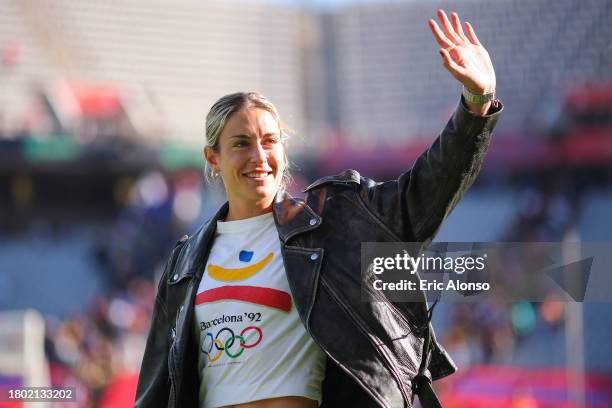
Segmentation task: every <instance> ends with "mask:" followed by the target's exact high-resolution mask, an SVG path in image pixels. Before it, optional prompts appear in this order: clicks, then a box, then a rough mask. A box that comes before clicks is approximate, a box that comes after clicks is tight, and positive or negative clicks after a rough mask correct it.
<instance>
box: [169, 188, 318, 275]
mask: <svg viewBox="0 0 612 408" xmlns="http://www.w3.org/2000/svg"><path fill="white" fill-rule="evenodd" d="M228 211H229V204H228V203H227V202H226V203H225V204H223V205H222V206H221V207H220V208H219V209H218V210H217V212H216V213H215V215H213V216H212V217H211V218H210V219H209V220H208V221H207V222H205V223H204V225H202V227H200V229H198V230H197V231H196V232H195V233H194V234H193V235H192V236H191V237H190V238H189V239H188V240H187V241H186V243H185V245H184V246H183V248H182V249H181V254H180V256H179V259H178V261H177V265H176V267H175V269H174V270H175V271H176V272H177V273H178V276H177V279H176V280H173V281H176V282H178V281H180V280H182V279H183V278H185V277H187V276H193V274H194V273H198V274H201V272H202V271H203V269H204V266H205V264H206V259H208V254H209V252H210V244H211V243H212V242H213V238H214V236H215V231H216V229H217V221H219V220H222V219H224V218H225V217H226V216H227V213H228ZM272 212H273V214H274V221H275V223H276V229H277V230H278V235H279V237H280V239H281V241H282V242H283V243H286V242H287V241H288V240H289V239H290V238H291V237H293V236H295V235H297V234H300V233H302V232H306V231H309V230H312V229H314V228H317V227H318V226H319V225H321V222H322V219H321V217H320V216H318V215H317V214H316V213H315V212H314V211H313V210H312V208H310V207H309V206H308V205H307V204H306V203H305V202H304V201H303V200H300V199H296V198H293V197H292V196H291V195H290V194H289V193H287V192H286V191H284V190H280V191H279V192H278V193H277V194H276V197H275V199H274V204H273V207H272ZM169 278H172V277H169Z"/></svg>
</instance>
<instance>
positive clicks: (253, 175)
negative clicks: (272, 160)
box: [246, 173, 268, 178]
mask: <svg viewBox="0 0 612 408" xmlns="http://www.w3.org/2000/svg"><path fill="white" fill-rule="evenodd" d="M267 175H268V173H247V174H246V176H247V177H251V178H260V177H266V176H267Z"/></svg>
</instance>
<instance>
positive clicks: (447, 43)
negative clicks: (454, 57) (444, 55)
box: [429, 19, 453, 48]
mask: <svg viewBox="0 0 612 408" xmlns="http://www.w3.org/2000/svg"><path fill="white" fill-rule="evenodd" d="M429 28H430V29H431V32H432V33H433V35H434V37H435V38H436V41H437V42H438V44H440V47H444V48H448V47H451V46H452V45H453V42H452V41H451V40H449V39H448V38H446V35H444V33H443V32H442V30H440V27H439V26H438V24H437V23H436V22H435V21H434V20H431V19H430V20H429Z"/></svg>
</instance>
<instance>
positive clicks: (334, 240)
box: [136, 10, 502, 408]
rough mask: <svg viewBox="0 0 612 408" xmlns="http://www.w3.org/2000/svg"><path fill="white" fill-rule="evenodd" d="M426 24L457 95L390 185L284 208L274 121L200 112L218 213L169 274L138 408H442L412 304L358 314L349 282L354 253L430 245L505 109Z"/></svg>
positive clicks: (445, 24) (439, 364) (425, 335)
mask: <svg viewBox="0 0 612 408" xmlns="http://www.w3.org/2000/svg"><path fill="white" fill-rule="evenodd" d="M438 17H439V19H440V22H441V28H440V27H439V26H438V24H437V23H436V22H435V21H433V20H430V21H429V25H430V28H431V30H432V32H433V34H434V37H435V38H436V40H437V42H438V43H439V44H440V46H441V47H442V48H441V49H440V54H441V56H442V59H443V63H444V66H445V67H446V69H448V71H449V72H450V73H451V74H452V75H453V76H454V77H455V78H457V79H458V80H459V81H460V82H461V83H462V84H463V85H464V91H463V96H462V98H461V101H460V103H459V105H458V107H457V110H456V112H455V113H454V115H453V117H452V118H451V120H450V121H449V122H448V124H447V126H446V128H445V129H444V130H443V131H442V133H441V135H440V136H439V138H438V139H437V140H436V142H435V143H434V144H433V145H432V147H431V148H430V149H429V150H428V151H427V152H425V153H424V154H423V155H421V156H420V157H419V158H418V159H417V160H416V162H415V164H414V165H413V167H412V168H411V169H410V170H409V171H407V172H406V173H404V174H402V175H400V177H399V178H398V179H397V180H392V181H388V182H385V183H375V182H374V181H372V180H370V179H367V178H365V177H361V176H360V175H359V174H358V173H357V172H356V171H354V170H347V171H345V172H343V173H342V174H339V175H337V176H330V177H325V178H322V179H320V180H318V181H316V182H315V183H313V184H312V185H311V186H309V187H308V188H307V189H306V190H305V192H306V193H307V196H306V198H305V200H297V199H294V198H292V197H291V196H289V195H288V194H287V193H286V192H285V191H284V189H283V187H284V180H285V176H286V170H287V152H286V148H285V137H284V132H283V126H282V124H281V121H280V118H279V115H278V112H277V111H276V109H275V108H274V106H273V105H272V104H271V103H270V102H269V101H267V100H266V99H265V98H264V97H262V96H261V95H258V94H255V93H239V94H232V95H227V96H225V97H223V98H221V99H220V100H219V101H217V102H216V103H215V105H213V107H212V108H211V110H210V112H209V114H208V116H207V123H206V136H207V145H206V148H205V150H204V154H205V158H206V162H207V165H208V167H209V169H210V171H211V173H212V177H213V178H219V179H220V180H222V182H223V185H224V187H225V190H226V193H227V200H228V201H227V203H225V205H224V206H223V207H221V209H219V211H218V212H217V214H216V215H215V216H214V217H213V218H212V219H211V220H209V221H208V222H207V223H205V225H203V227H202V228H201V229H200V230H199V231H197V232H196V233H195V234H194V235H193V236H192V237H184V238H183V239H181V241H179V243H178V244H177V245H176V247H175V249H174V251H173V253H172V255H171V257H170V260H169V261H168V263H167V265H166V268H165V271H164V275H163V276H162V279H161V281H160V285H159V288H158V295H157V299H156V304H155V310H154V314H153V321H152V326H151V331H150V333H149V338H148V341H147V346H146V351H145V356H144V359H143V363H142V369H141V373H140V379H139V384H138V391H137V397H136V405H137V406H142V407H145V406H147V407H149V406H160V407H161V406H171V407H190V406H200V407H217V406H234V407H241V408H244V407H257V408H259V407H266V408H269V407H296V408H297V407H299V408H302V407H304V408H305V407H316V406H324V407H344V406H351V407H377V406H382V407H404V406H412V402H413V400H414V396H415V395H418V396H419V398H420V400H421V403H422V405H423V406H425V407H434V406H439V403H438V401H437V399H436V397H435V394H434V393H433V391H432V389H431V385H430V383H431V381H432V379H433V380H435V379H438V378H441V377H444V376H446V375H449V374H452V373H453V372H454V371H455V370H456V368H455V366H454V365H453V363H452V361H451V360H450V358H449V357H448V356H447V355H446V353H445V352H444V351H443V349H442V348H441V346H440V345H439V344H438V343H437V342H436V340H435V338H434V336H433V331H432V329H431V325H430V323H429V318H430V316H428V312H427V308H426V304H425V302H421V303H392V302H390V301H388V300H386V299H382V300H383V301H380V300H381V299H380V298H372V299H371V300H372V301H371V302H364V301H361V298H360V295H361V292H360V289H361V282H360V279H359V278H360V273H359V270H360V261H359V259H360V245H361V242H363V241H377V242H390V241H410V242H422V243H423V245H426V244H427V243H428V242H430V241H431V239H432V238H433V236H434V235H435V233H436V231H437V230H438V228H439V227H440V224H441V222H442V221H443V220H444V218H445V217H446V216H447V215H448V214H449V212H450V211H451V210H452V208H453V207H454V206H455V205H456V203H457V202H458V200H459V199H460V198H461V197H462V195H463V194H464V192H465V191H466V190H467V188H469V186H470V185H471V184H472V182H473V181H474V179H475V177H476V175H477V174H478V172H479V169H480V164H481V161H482V159H483V157H484V153H485V152H486V149H487V147H488V143H489V138H490V135H491V131H492V129H493V128H494V126H495V123H496V122H497V119H498V117H499V114H500V112H501V109H502V107H501V104H500V103H499V102H498V101H492V94H493V91H494V89H495V74H494V71H493V66H492V64H491V61H490V59H489V56H488V53H487V51H486V50H485V49H484V48H483V47H482V45H481V44H480V42H479V41H478V39H477V37H476V34H475V33H474V30H473V29H472V27H471V26H470V25H469V23H466V24H465V27H466V32H465V33H464V31H463V30H462V27H461V23H460V21H459V17H458V16H457V14H456V13H453V15H452V23H451V22H450V21H449V20H448V18H447V16H446V15H445V13H444V12H443V11H442V10H440V11H439V12H438ZM375 300H377V301H375Z"/></svg>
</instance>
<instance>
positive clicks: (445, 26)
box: [438, 9, 460, 44]
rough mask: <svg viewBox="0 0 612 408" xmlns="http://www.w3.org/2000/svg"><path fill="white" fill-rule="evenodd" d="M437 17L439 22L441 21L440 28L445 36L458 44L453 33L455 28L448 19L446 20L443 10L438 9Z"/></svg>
mask: <svg viewBox="0 0 612 408" xmlns="http://www.w3.org/2000/svg"><path fill="white" fill-rule="evenodd" d="M438 18H439V19H440V23H442V30H443V31H444V34H445V35H446V37H447V38H448V39H449V40H451V41H452V42H453V43H454V44H459V41H460V40H459V38H458V37H457V34H456V33H455V30H454V29H453V28H452V27H451V24H450V21H448V17H446V13H445V12H444V10H442V9H440V10H438Z"/></svg>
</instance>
